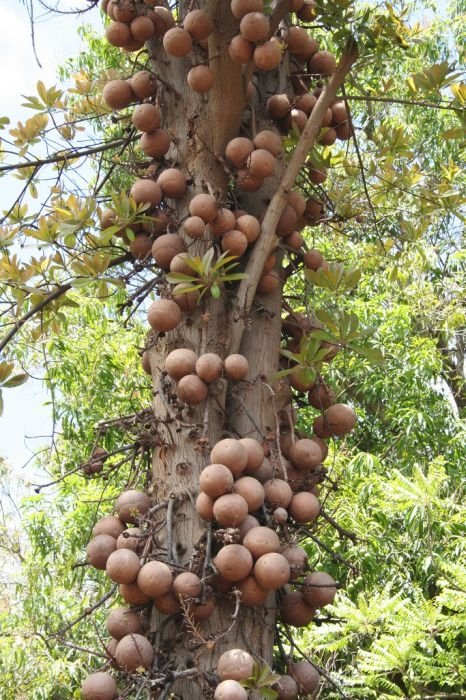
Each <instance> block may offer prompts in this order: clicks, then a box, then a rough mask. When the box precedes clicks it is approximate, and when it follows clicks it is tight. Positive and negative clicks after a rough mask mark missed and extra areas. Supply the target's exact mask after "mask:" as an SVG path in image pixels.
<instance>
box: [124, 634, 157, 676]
mask: <svg viewBox="0 0 466 700" xmlns="http://www.w3.org/2000/svg"><path fill="white" fill-rule="evenodd" d="M115 658H116V660H117V663H118V666H120V668H122V669H124V670H126V671H136V669H137V668H139V667H140V666H142V668H145V669H149V668H150V666H151V664H152V661H153V660H154V650H153V648H152V644H151V643H150V642H149V640H148V639H146V637H143V635H142V634H128V635H127V636H126V637H123V639H121V640H120V641H119V642H118V646H117V648H116V650H115Z"/></svg>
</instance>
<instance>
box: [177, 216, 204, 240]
mask: <svg viewBox="0 0 466 700" xmlns="http://www.w3.org/2000/svg"><path fill="white" fill-rule="evenodd" d="M182 231H183V233H184V234H186V236H189V238H194V239H196V238H202V236H204V235H205V232H206V225H205V221H203V219H201V217H200V216H188V218H187V219H185V220H184V222H183V225H182Z"/></svg>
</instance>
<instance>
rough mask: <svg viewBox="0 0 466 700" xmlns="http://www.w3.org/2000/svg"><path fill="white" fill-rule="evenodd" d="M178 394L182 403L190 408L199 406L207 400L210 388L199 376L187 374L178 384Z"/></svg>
mask: <svg viewBox="0 0 466 700" xmlns="http://www.w3.org/2000/svg"><path fill="white" fill-rule="evenodd" d="M176 394H177V396H178V398H179V399H180V401H183V403H187V404H188V406H197V405H198V404H200V403H202V402H203V401H205V400H206V398H207V396H208V394H209V387H208V386H207V384H205V382H203V381H202V379H200V378H199V377H198V376H197V374H187V375H186V376H185V377H182V378H181V379H180V381H179V382H178V385H177V387H176Z"/></svg>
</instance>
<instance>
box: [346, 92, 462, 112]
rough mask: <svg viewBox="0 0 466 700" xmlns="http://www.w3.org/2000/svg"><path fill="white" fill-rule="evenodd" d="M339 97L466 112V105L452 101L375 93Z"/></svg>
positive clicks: (357, 100) (358, 100)
mask: <svg viewBox="0 0 466 700" xmlns="http://www.w3.org/2000/svg"><path fill="white" fill-rule="evenodd" d="M338 99H347V100H355V101H356V102H386V103H387V104H398V105H408V106H410V107H430V108H432V109H449V110H451V111H453V112H459V113H460V114H464V112H466V107H454V106H453V105H452V104H451V103H448V104H440V103H438V102H427V101H424V100H408V99H403V98H402V97H376V96H373V95H346V94H345V95H344V97H339V98H338Z"/></svg>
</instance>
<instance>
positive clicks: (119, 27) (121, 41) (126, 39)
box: [105, 22, 132, 48]
mask: <svg viewBox="0 0 466 700" xmlns="http://www.w3.org/2000/svg"><path fill="white" fill-rule="evenodd" d="M105 37H106V39H107V41H108V43H109V44H111V45H112V46H118V47H120V48H124V47H125V46H126V45H127V44H129V43H130V42H131V38H132V37H131V32H130V29H129V27H128V25H127V24H124V22H110V24H108V25H107V28H106V30H105Z"/></svg>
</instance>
